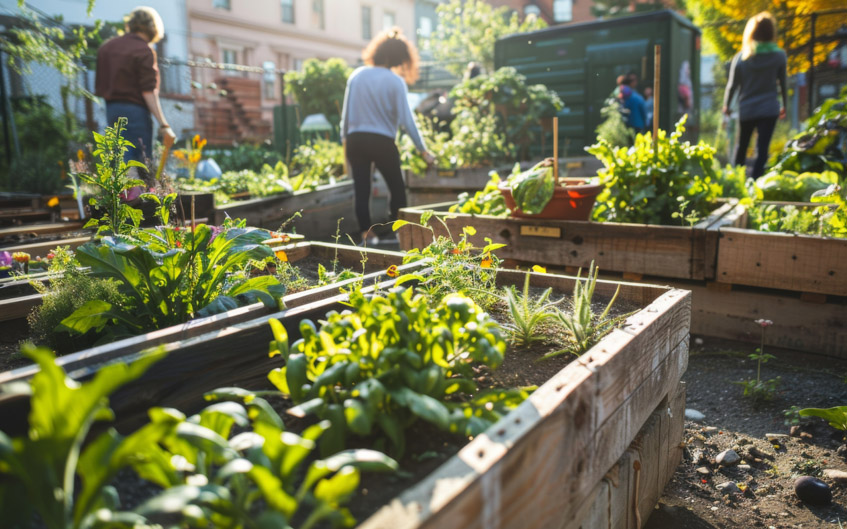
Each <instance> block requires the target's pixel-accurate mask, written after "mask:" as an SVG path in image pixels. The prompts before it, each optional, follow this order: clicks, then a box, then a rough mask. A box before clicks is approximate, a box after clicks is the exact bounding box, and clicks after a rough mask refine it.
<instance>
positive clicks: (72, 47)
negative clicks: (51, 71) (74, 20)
mask: <svg viewBox="0 0 847 529" xmlns="http://www.w3.org/2000/svg"><path fill="white" fill-rule="evenodd" d="M94 2H95V0H87V7H86V14H87V15H88V16H90V15H91V10H92V9H94ZM17 17H18V20H19V24H18V25H16V26H14V27H12V28H11V29H10V30H9V31H8V32H7V33H4V34H2V35H0V49H2V50H3V51H4V52H5V53H6V54H8V55H9V65H10V66H11V67H13V68H17V69H19V70H23V71H26V70H27V68H28V66H29V64H31V63H37V64H45V65H48V66H52V67H53V68H56V69H57V70H58V71H59V72H60V73H61V74H62V75H63V76H64V77H66V78H68V79H74V78H76V77H77V76H78V74H79V72H81V71H82V65H81V64H80V58H81V57H82V56H83V55H84V54H85V52H86V51H87V49H88V40H89V39H90V38H92V37H94V36H95V35H97V34H99V32H100V27H101V23H100V21H95V23H94V27H93V29H86V28H85V27H83V26H77V27H75V28H68V27H66V26H64V25H63V24H62V22H61V19H60V18H54V19H46V18H44V17H42V16H41V15H40V14H39V13H38V12H36V11H33V10H32V9H31V8H30V7H28V6H27V5H26V2H25V1H24V0H18V13H17Z"/></svg>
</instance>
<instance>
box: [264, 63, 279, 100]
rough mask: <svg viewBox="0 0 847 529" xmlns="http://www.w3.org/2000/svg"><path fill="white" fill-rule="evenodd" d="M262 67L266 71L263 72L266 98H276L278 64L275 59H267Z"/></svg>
mask: <svg viewBox="0 0 847 529" xmlns="http://www.w3.org/2000/svg"><path fill="white" fill-rule="evenodd" d="M262 69H263V70H265V73H263V74H262V88H263V90H264V92H265V99H276V98H277V94H276V64H274V62H273V61H265V62H263V63H262Z"/></svg>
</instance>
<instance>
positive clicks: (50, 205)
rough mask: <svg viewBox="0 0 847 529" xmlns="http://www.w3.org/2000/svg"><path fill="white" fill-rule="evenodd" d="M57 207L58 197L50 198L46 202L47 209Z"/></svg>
mask: <svg viewBox="0 0 847 529" xmlns="http://www.w3.org/2000/svg"><path fill="white" fill-rule="evenodd" d="M58 205H59V197H52V198H51V199H50V200H48V201H47V207H48V208H55V207H56V206H58Z"/></svg>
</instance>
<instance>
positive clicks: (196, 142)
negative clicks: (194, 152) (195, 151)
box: [191, 134, 200, 146]
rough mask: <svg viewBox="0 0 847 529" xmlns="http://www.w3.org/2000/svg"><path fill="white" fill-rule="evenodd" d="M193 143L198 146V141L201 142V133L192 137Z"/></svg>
mask: <svg viewBox="0 0 847 529" xmlns="http://www.w3.org/2000/svg"><path fill="white" fill-rule="evenodd" d="M191 143H193V144H194V145H195V146H196V145H197V144H198V143H200V135H199V134H195V135H194V138H192V139H191Z"/></svg>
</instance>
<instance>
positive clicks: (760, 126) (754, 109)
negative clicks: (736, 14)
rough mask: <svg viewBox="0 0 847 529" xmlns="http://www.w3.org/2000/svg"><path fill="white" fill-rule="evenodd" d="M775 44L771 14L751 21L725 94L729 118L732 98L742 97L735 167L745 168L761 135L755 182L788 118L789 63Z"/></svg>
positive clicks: (758, 143) (731, 69) (765, 14)
mask: <svg viewBox="0 0 847 529" xmlns="http://www.w3.org/2000/svg"><path fill="white" fill-rule="evenodd" d="M775 41H776V22H775V21H774V18H773V16H772V15H771V14H770V13H768V12H767V11H764V12H762V13H759V14H758V15H756V16H754V17H753V18H751V19H750V20H748V21H747V26H746V27H745V28H744V36H743V39H742V44H741V52H740V53H738V54H737V55H736V56H735V57H734V58H733V59H732V65H731V66H730V70H729V81H728V82H727V85H726V92H725V93H724V100H723V112H724V114H726V115H727V116H728V115H729V106H730V103H731V101H732V98H733V96H734V95H735V94H736V93H737V94H738V112H739V123H740V127H739V128H740V130H739V134H738V146H737V148H736V151H735V165H744V164H745V162H746V160H747V147H748V146H749V145H750V138H751V137H752V136H753V131H754V130H755V131H756V132H757V133H758V139H757V141H756V161H755V163H754V164H753V178H758V177H759V176H761V175H762V174H764V172H765V163H766V162H767V160H768V147H769V145H770V142H771V137H773V131H774V128H775V127H776V120H777V119H783V118H785V106H786V99H787V89H786V85H785V67H786V62H787V61H786V56H785V52H784V51H783V50H782V49H780V47H779V46H777V44H776V42H775ZM777 85H778V87H779V91H777Z"/></svg>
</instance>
